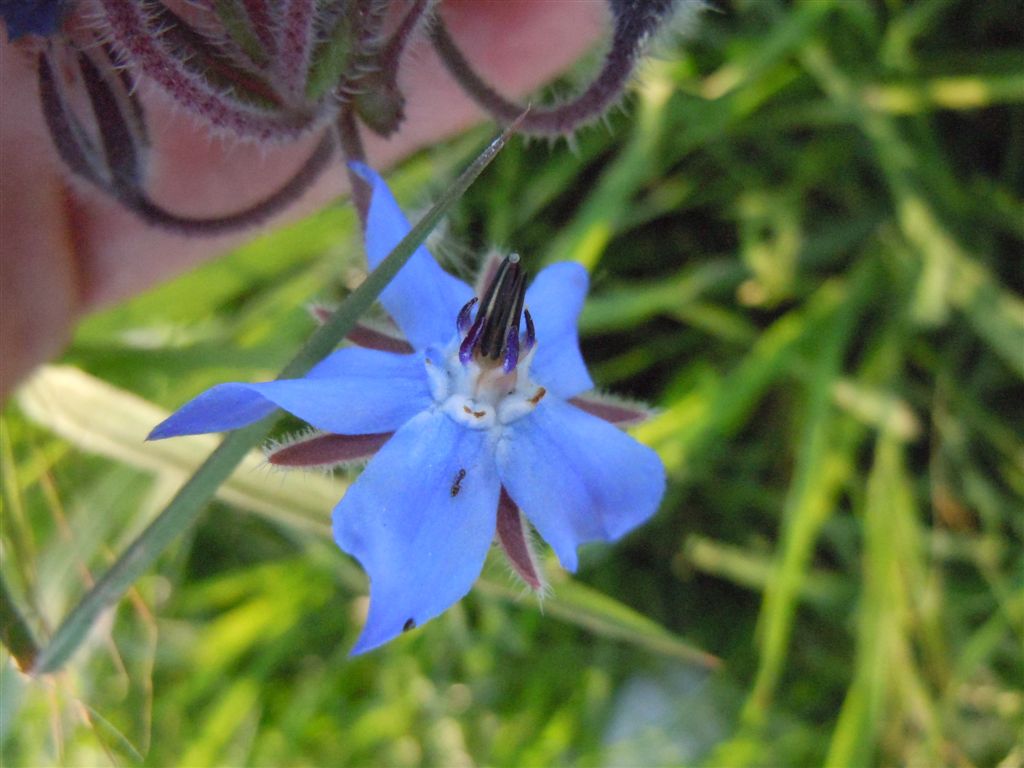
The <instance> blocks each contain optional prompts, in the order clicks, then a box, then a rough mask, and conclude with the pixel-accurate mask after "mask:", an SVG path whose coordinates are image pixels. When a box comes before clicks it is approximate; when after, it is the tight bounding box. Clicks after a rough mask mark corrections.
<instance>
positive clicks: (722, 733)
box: [0, 0, 1024, 767]
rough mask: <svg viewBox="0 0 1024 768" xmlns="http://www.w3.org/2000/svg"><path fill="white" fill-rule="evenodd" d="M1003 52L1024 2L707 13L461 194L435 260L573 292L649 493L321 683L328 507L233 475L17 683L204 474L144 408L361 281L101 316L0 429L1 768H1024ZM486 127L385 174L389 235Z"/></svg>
mask: <svg viewBox="0 0 1024 768" xmlns="http://www.w3.org/2000/svg"><path fill="white" fill-rule="evenodd" d="M1022 30H1024V7H1022V6H1021V4H1020V2H1019V0H995V1H993V2H985V3H976V2H970V1H969V0H963V1H962V2H957V1H956V0H921V1H920V2H900V1H899V0H888V1H887V2H875V3H868V2H852V1H851V2H826V1H825V0H818V1H816V0H811V1H810V2H802V3H793V4H783V3H778V2H775V1H774V0H752V1H749V2H743V1H741V0H736V1H735V2H730V3H719V4H718V10H717V11H709V12H706V13H704V14H703V16H702V17H701V20H700V23H699V25H698V26H697V27H695V28H694V29H693V31H692V32H691V34H690V35H689V37H688V39H679V40H674V41H672V40H670V41H663V42H662V43H661V44H660V47H659V48H657V49H656V51H655V53H656V54H657V55H656V56H655V57H654V58H653V59H652V60H651V61H650V62H649V64H648V65H647V66H646V67H645V69H644V71H643V74H642V76H641V77H640V79H639V82H638V85H637V88H636V91H635V94H634V96H633V97H631V98H630V99H629V100H628V101H627V103H626V105H625V109H624V110H623V113H621V114H619V113H617V114H615V115H613V116H612V117H611V118H610V121H609V124H610V130H605V129H604V128H602V127H600V126H598V127H596V128H591V129H588V130H585V131H582V132H581V133H580V134H579V135H578V137H577V139H576V142H575V151H574V152H569V151H567V150H566V149H565V147H557V148H555V149H554V150H552V149H551V148H549V147H547V146H544V145H543V144H538V143H532V144H523V143H521V142H515V143H514V144H513V145H512V146H510V147H509V148H507V149H506V150H505V151H504V152H503V154H502V155H501V156H500V157H499V158H498V160H497V161H496V162H495V163H494V164H493V165H492V166H491V167H490V168H489V169H488V170H487V171H486V172H485V174H484V175H483V176H482V177H481V178H480V180H479V181H478V182H477V183H476V185H475V186H474V187H473V188H472V189H471V190H470V192H469V194H468V195H467V196H466V197H465V198H464V199H463V201H462V203H461V204H460V205H459V207H458V209H457V211H456V213H455V215H454V216H452V217H451V218H450V220H449V222H448V227H447V231H446V233H445V234H444V235H443V236H442V237H441V238H440V239H439V240H438V241H437V242H436V243H434V245H435V252H437V253H439V254H440V255H441V256H442V258H443V259H444V260H446V261H447V262H449V264H450V266H451V267H452V268H453V269H454V270H455V271H457V272H461V273H463V274H466V275H468V274H469V273H470V272H471V270H472V267H473V266H474V264H475V263H476V259H477V257H476V256H475V255H473V256H469V255H467V254H478V253H480V252H482V251H483V250H484V249H486V248H487V247H488V246H490V245H491V244H499V245H501V246H504V247H509V248H515V249H516V250H518V251H520V252H521V253H522V254H524V257H525V259H526V262H527V265H528V266H529V267H530V268H531V269H533V270H536V269H538V268H539V267H540V266H541V265H542V264H543V263H545V262H550V261H555V260H560V259H577V260H579V261H581V262H582V263H584V264H585V265H586V266H587V267H588V268H589V269H590V270H591V274H592V283H593V290H592V298H591V300H590V302H589V303H588V305H587V307H586V309H585V311H584V315H583V318H582V321H581V331H582V334H583V342H584V352H585V354H586V355H587V357H588V359H589V360H590V361H591V363H592V371H593V373H594V377H595V379H596V380H597V381H598V382H599V384H600V386H601V387H603V388H607V389H609V390H612V391H615V392H617V393H619V394H622V395H627V396H632V397H637V398H642V399H646V400H648V401H649V402H652V403H654V404H656V405H657V407H658V409H659V410H658V413H657V415H656V417H655V418H654V419H653V420H651V421H650V422H648V423H647V424H645V425H643V426H642V427H640V428H638V429H637V430H635V433H636V435H637V437H638V438H639V439H641V440H643V441H645V442H647V443H648V444H650V445H652V446H653V447H655V448H656V449H657V450H658V451H659V453H660V454H661V456H662V457H663V459H664V461H665V464H666V466H667V467H668V470H669V475H670V480H671V482H670V489H669V493H668V495H667V498H666V500H665V503H664V505H663V507H662V510H661V513H660V514H659V515H658V516H657V518H656V519H655V520H653V521H652V522H651V523H650V524H648V525H647V526H645V527H643V528H642V529H640V530H639V531H637V532H635V533H634V534H633V535H631V536H629V537H627V539H625V540H624V541H622V542H620V543H619V544H617V545H615V546H603V547H592V548H589V549H587V550H586V551H585V552H584V556H583V560H582V567H581V569H580V572H579V574H578V576H577V577H576V578H575V579H572V580H570V579H568V578H567V577H564V576H562V575H560V574H559V572H558V570H557V565H556V564H555V562H554V561H553V560H551V561H550V562H549V569H550V570H551V571H552V573H553V578H552V582H553V588H554V594H553V596H552V597H551V598H550V599H549V600H548V601H547V602H545V603H544V604H543V605H542V606H539V605H538V604H537V602H536V601H535V600H534V599H532V598H530V597H528V596H524V595H523V594H521V591H520V589H519V588H518V587H517V586H515V584H514V582H513V581H512V579H511V577H510V576H509V575H508V574H507V573H506V572H505V570H504V569H503V566H502V565H501V563H500V562H498V561H497V560H498V559H497V558H495V562H492V563H489V564H488V567H487V569H486V570H485V575H484V577H483V579H482V580H481V583H480V585H479V586H478V588H477V589H476V590H474V592H473V593H472V594H471V595H470V597H468V598H467V599H466V600H464V601H463V602H462V603H461V604H459V605H457V606H455V607H454V608H452V609H451V610H450V611H449V612H448V613H447V614H445V616H443V617H442V618H440V619H438V620H436V621H434V622H431V623H430V624H428V625H427V626H425V627H423V628H421V629H420V630H418V631H416V632H414V633H411V634H410V635H407V636H403V637H402V638H401V639H399V640H397V641H395V642H394V643H392V644H391V645H389V646H388V647H386V648H384V649H382V650H380V651H377V652H373V653H371V654H368V655H366V656H363V657H360V658H357V659H349V658H347V655H346V654H347V649H348V648H349V647H350V646H351V644H352V643H353V641H354V639H355V637H356V635H357V633H358V631H359V628H360V625H361V622H362V616H363V614H364V612H365V607H366V606H365V597H364V595H365V580H364V578H363V576H362V574H361V572H360V571H359V569H358V567H357V566H355V565H354V564H353V563H352V562H351V561H350V560H348V559H347V558H346V557H345V556H344V555H342V554H341V553H339V552H338V551H337V549H336V548H335V546H334V545H333V543H332V542H330V540H329V537H328V536H327V534H326V531H327V529H326V522H327V520H328V517H329V513H330V506H331V504H332V503H333V498H334V497H336V496H337V495H338V494H340V492H341V485H342V484H343V483H344V478H338V479H337V480H333V481H332V480H330V479H328V478H324V477H319V476H306V477H302V476H299V477H294V476H293V477H289V478H288V479H287V481H286V479H284V478H282V477H281V476H279V475H274V474H270V473H269V472H268V471H267V470H265V469H258V468H254V467H255V466H256V464H258V462H256V463H254V464H251V465H250V466H249V467H248V468H245V467H243V469H242V470H241V471H240V472H239V473H238V474H236V476H235V477H234V478H233V480H232V481H230V482H229V483H228V485H226V486H225V488H224V493H223V494H222V495H221V497H220V500H219V501H218V502H216V503H215V504H213V505H212V506H211V507H210V509H209V510H208V512H206V513H205V515H204V516H203V517H202V519H201V522H200V524H199V525H198V526H197V527H196V528H194V529H193V530H189V531H187V532H183V534H182V535H181V537H180V539H179V540H178V542H177V543H176V544H175V546H174V547H173V548H172V549H171V550H170V551H168V552H167V553H166V554H165V555H164V556H163V557H162V558H161V559H160V560H159V562H158V564H157V566H156V567H155V568H153V569H151V570H150V572H148V573H147V575H146V576H145V577H144V578H143V579H142V580H140V581H139V582H138V584H137V585H136V586H135V588H134V589H133V590H132V591H131V593H130V594H129V595H128V597H127V598H126V599H125V600H124V601H123V602H122V603H121V605H120V606H119V607H118V609H117V611H116V612H110V613H108V614H107V615H106V616H105V617H104V619H103V620H102V621H101V622H100V623H99V624H98V625H97V626H96V627H95V628H94V630H93V632H92V634H91V635H90V638H89V640H88V642H87V643H86V644H85V646H84V647H83V648H82V649H80V651H79V652H78V653H77V655H76V656H75V657H74V658H73V660H72V663H71V664H70V666H69V667H68V668H67V669H66V670H65V671H63V672H61V673H60V674H58V675H56V676H52V677H45V678H42V679H29V678H27V677H24V676H22V675H21V674H20V673H19V672H18V671H17V670H16V666H15V664H14V660H13V659H12V658H11V656H10V655H9V653H8V649H13V650H14V651H15V652H16V653H18V652H19V649H22V648H23V647H24V641H25V638H24V637H23V636H19V634H18V631H17V630H18V629H19V625H18V624H17V622H16V616H15V614H14V613H13V611H15V610H17V612H18V613H20V614H21V616H23V617H24V619H25V627H24V629H25V630H27V631H28V632H29V633H31V634H33V635H35V637H36V638H38V639H39V640H40V641H41V642H45V640H46V638H47V637H48V636H49V635H50V634H51V633H52V631H53V629H54V627H55V626H56V625H57V624H58V623H59V622H60V620H61V619H62V618H63V617H64V616H65V615H66V614H67V612H68V610H69V609H70V608H71V607H72V606H73V605H74V604H75V602H76V601H77V600H78V599H80V597H81V596H82V594H83V593H84V591H85V584H87V583H88V582H89V580H90V579H91V578H93V577H95V576H97V575H98V574H100V573H102V572H103V571H104V569H105V568H106V567H107V565H108V564H109V563H110V562H111V561H112V558H113V557H114V556H116V554H117V553H118V552H120V551H121V550H122V549H123V547H124V546H125V545H126V544H127V543H128V542H129V541H131V539H132V538H133V537H134V536H135V535H136V534H137V533H138V531H139V530H140V528H141V527H142V526H143V525H144V524H145V522H146V521H148V520H149V519H151V518H152V516H153V515H154V514H155V512H156V511H158V510H159V509H160V508H161V507H162V506H163V505H164V504H165V503H166V501H167V499H168V498H169V496H170V494H171V493H173V491H174V490H175V488H176V487H177V486H178V485H179V484H180V482H181V481H182V479H184V477H186V476H187V474H188V473H189V472H190V471H191V469H193V468H194V467H195V466H196V464H197V463H198V462H199V461H200V460H201V459H202V458H203V456H204V455H205V452H206V451H208V450H209V448H210V447H211V445H212V444H213V443H211V442H204V441H198V442H194V443H193V442H183V443H181V446H182V447H180V448H173V447H163V444H160V445H150V444H142V443H141V442H140V437H141V436H142V435H144V434H145V432H146V431H147V430H148V428H149V427H151V426H152V424H153V423H155V420H156V419H158V418H159V413H160V412H159V410H157V409H156V408H155V407H154V406H152V405H150V403H153V404H156V405H158V406H159V407H160V408H163V409H165V410H167V409H171V408H173V407H175V406H177V405H179V404H180V403H181V402H183V401H184V400H185V399H187V398H188V397H189V396H191V395H193V394H195V393H197V392H199V391H201V390H202V389H203V388H205V387H207V386H210V385H212V384H214V383H217V382H220V381H224V380H236V379H243V380H246V379H258V378H260V377H268V376H271V375H273V374H274V373H275V372H276V370H277V369H279V368H280V367H281V366H282V365H283V363H284V362H285V361H286V360H287V359H288V358H289V357H290V356H291V354H292V352H293V351H294V350H295V349H296V348H297V347H298V346H299V345H300V344H301V342H302V340H303V339H304V338H305V337H306V336H308V334H309V332H310V329H311V321H310V320H309V317H308V314H307V313H306V310H305V305H306V304H307V303H308V302H310V301H312V300H328V301H331V300H337V299H338V298H340V297H342V296H343V295H345V293H346V292H347V291H348V290H349V289H350V288H351V287H352V286H353V285H355V284H356V283H357V282H358V280H359V279H360V275H361V269H362V266H361V265H362V256H361V253H360V249H359V245H358V240H357V237H356V231H355V223H354V219H353V216H352V213H351V212H350V211H349V210H347V209H344V208H338V209H333V210H329V211H326V212H324V213H322V214H320V215H319V216H317V217H315V218H313V219H311V220H309V221H307V222H304V223H302V224H300V225H298V226H295V227H293V228H291V229H289V230H287V231H283V232H276V233H273V234H271V235H269V236H267V237H265V238H263V239H261V240H260V241H258V242H255V243H253V244H252V245H250V246H248V247H246V248H243V249H242V250H240V251H238V252H236V253H234V254H231V255H230V256H227V257H225V258H224V259H222V260H220V261H218V262H217V263H214V264H211V265H209V266H207V267H205V268H203V269H201V270H199V271H197V272H195V273H193V274H190V275H188V276H186V277H183V278H181V279H180V280H178V281H176V282H174V283H172V284H169V285H167V286H164V287H162V288H160V289H158V290H156V291H154V292H152V293H150V294H148V295H145V296H141V297H139V298H138V299H135V300H133V301H131V302H128V303H126V304H124V305H122V306H118V307H115V308H113V309H111V310H110V311H107V312H105V313H103V314H100V315H97V316H94V317H92V318H90V319H89V320H88V321H87V322H86V323H84V324H83V325H82V326H81V327H80V328H79V329H78V332H77V334H76V337H75V340H74V344H73V346H72V347H71V349H70V351H69V352H68V353H67V356H66V359H65V360H64V361H63V363H65V364H66V365H70V366H73V367H74V368H72V369H69V368H67V367H62V368H50V369H47V370H46V371H44V372H43V373H42V374H41V375H40V376H39V377H38V378H37V379H36V380H34V382H33V383H32V384H30V385H29V386H28V387H26V388H25V390H24V391H23V392H22V393H21V395H20V397H19V398H18V399H16V400H15V401H14V402H13V403H12V404H10V405H9V406H8V407H7V409H6V410H5V411H4V413H3V417H2V432H0V437H2V440H0V462H2V469H3V476H4V483H3V497H2V501H3V531H2V534H3V536H2V546H3V555H4V557H3V569H2V574H3V579H4V584H5V587H4V601H3V607H4V617H3V618H4V630H5V642H6V643H7V647H6V648H5V650H4V651H3V658H2V663H3V667H2V672H0V675H2V677H0V744H2V753H0V758H2V763H3V764H4V765H10V766H29V765H43V764H57V765H74V766H77V765H110V764H114V765H121V764H133V763H145V764H152V765H188V766H199V765H243V764H244V765H250V764H251V765H420V764H422V765H438V766H441V765H443V766H450V765H462V764H474V763H476V764H492V765H549V764H579V765H595V766H597V765H616V766H617V765H678V764H688V765H821V764H828V765H835V766H852V765H876V764H912V765H929V766H932V765H957V766H962V765H979V766H985V765H1001V766H1007V767H1009V766H1021V765H1024V746H1022V738H1021V733H1022V729H1024V694H1022V689H1024V651H1022V647H1024V547H1022V542H1024V517H1022V512H1024V437H1022V436H1024V387H1022V379H1024V300H1022V294H1024V266H1022V256H1024V104H1022V102H1024V33H1022ZM491 131H492V129H481V130H480V131H477V132H475V133H474V134H472V135H470V136H466V137H463V138H461V139H459V140H457V141H454V142H452V143H450V144H449V145H446V146H443V147H438V148H435V149H433V150H431V151H430V152H427V153H423V154H422V155H420V156H418V157H415V158H413V159H411V160H409V161H407V162H406V163H405V164H404V165H403V166H402V167H401V168H399V169H397V170H396V171H394V172H393V173H392V174H391V175H390V178H391V180H392V182H393V184H394V187H395V189H396V191H397V193H398V194H399V197H400V198H401V199H402V200H403V202H405V203H406V204H407V207H409V208H415V207H416V206H417V205H423V204H426V203H428V202H429V200H430V197H431V190H433V191H435V192H436V190H438V189H439V188H441V187H442V186H443V182H442V181H441V180H443V179H445V178H450V177H451V175H452V174H453V173H454V172H455V170H456V169H458V168H460V167H462V166H463V165H464V164H465V163H466V162H467V160H468V159H469V158H471V157H472V155H473V154H474V153H475V152H476V151H477V150H478V149H479V147H480V146H481V145H482V143H483V141H485V137H486V136H488V135H489V134H490V133H491ZM146 401H148V402H146ZM298 426H299V425H298V424H296V423H289V424H285V425H283V426H282V430H283V431H288V429H289V428H291V429H295V428H297V427H298ZM609 471H617V468H615V467H610V468H609ZM697 649H702V650H697ZM716 660H717V661H716Z"/></svg>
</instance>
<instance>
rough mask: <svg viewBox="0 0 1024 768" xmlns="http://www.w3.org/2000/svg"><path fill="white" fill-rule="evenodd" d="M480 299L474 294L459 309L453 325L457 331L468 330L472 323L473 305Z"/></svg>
mask: <svg viewBox="0 0 1024 768" xmlns="http://www.w3.org/2000/svg"><path fill="white" fill-rule="evenodd" d="M478 301H480V299H478V298H477V297H476V296H474V297H473V298H472V299H470V300H469V301H467V302H466V304H465V306H464V307H463V308H462V309H460V310H459V317H458V319H457V320H456V321H455V327H456V328H458V329H459V333H465V332H466V331H467V330H469V326H470V324H471V323H472V315H473V307H474V306H475V305H476V303H477V302H478Z"/></svg>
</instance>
